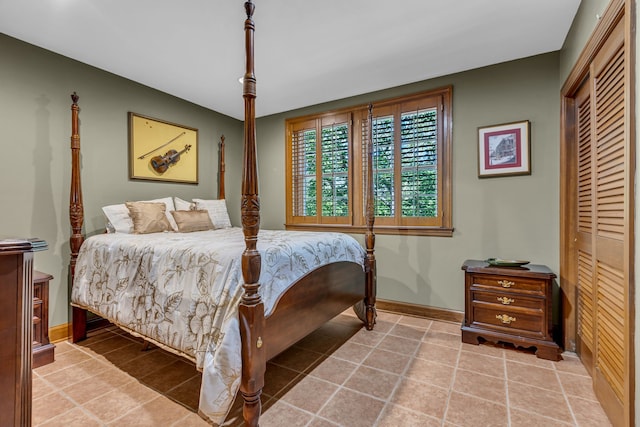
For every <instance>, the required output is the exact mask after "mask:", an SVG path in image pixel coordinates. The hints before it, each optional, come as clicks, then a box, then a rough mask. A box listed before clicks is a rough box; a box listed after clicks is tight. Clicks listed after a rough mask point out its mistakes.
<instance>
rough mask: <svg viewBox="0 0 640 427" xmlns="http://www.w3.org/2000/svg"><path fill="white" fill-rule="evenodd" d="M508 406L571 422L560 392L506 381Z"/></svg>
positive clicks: (567, 407)
mask: <svg viewBox="0 0 640 427" xmlns="http://www.w3.org/2000/svg"><path fill="white" fill-rule="evenodd" d="M507 396H508V398H509V408H511V409H520V410H523V411H526V412H533V413H534V414H537V415H542V416H545V417H549V418H553V419H555V420H558V421H562V422H565V423H573V416H572V415H571V411H570V410H569V406H568V404H567V402H566V400H565V398H564V395H563V394H562V393H556V392H553V391H550V390H548V389H541V388H538V387H533V386H531V385H528V384H523V383H518V382H513V381H508V382H507Z"/></svg>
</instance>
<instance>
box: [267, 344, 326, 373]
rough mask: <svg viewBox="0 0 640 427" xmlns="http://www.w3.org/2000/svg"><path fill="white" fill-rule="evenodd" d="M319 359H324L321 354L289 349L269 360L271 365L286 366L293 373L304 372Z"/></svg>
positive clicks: (300, 348)
mask: <svg viewBox="0 0 640 427" xmlns="http://www.w3.org/2000/svg"><path fill="white" fill-rule="evenodd" d="M321 358H324V357H323V354H322V353H318V352H315V351H311V350H307V349H305V348H302V347H291V348H290V349H288V350H286V351H285V352H284V353H281V354H279V355H278V356H276V357H275V358H274V359H273V360H271V363H275V364H276V365H280V366H286V367H287V368H289V369H293V370H294V371H298V372H305V371H307V370H308V369H309V368H310V367H311V366H313V365H314V364H315V362H316V361H317V360H319V359H321Z"/></svg>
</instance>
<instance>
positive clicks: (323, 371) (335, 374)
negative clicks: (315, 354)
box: [309, 357, 358, 385]
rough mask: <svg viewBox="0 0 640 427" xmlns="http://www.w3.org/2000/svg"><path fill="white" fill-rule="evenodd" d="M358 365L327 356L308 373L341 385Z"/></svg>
mask: <svg viewBox="0 0 640 427" xmlns="http://www.w3.org/2000/svg"><path fill="white" fill-rule="evenodd" d="M357 367H358V365H356V364H355V363H351V362H348V361H346V360H342V359H337V358H335V357H329V358H327V359H326V360H324V361H323V362H322V363H321V364H320V365H318V366H317V367H316V368H315V369H313V370H312V371H311V372H310V373H309V375H311V376H314V377H316V378H320V379H323V380H325V381H329V382H331V383H334V384H338V385H341V384H342V383H344V382H345V381H346V380H347V378H349V376H351V374H352V373H353V372H354V371H355V370H356V368H357Z"/></svg>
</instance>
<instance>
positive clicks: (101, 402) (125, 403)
mask: <svg viewBox="0 0 640 427" xmlns="http://www.w3.org/2000/svg"><path fill="white" fill-rule="evenodd" d="M157 396H158V395H157V393H156V392H154V391H153V390H151V389H149V388H147V387H145V386H143V385H141V384H139V383H138V382H137V381H133V382H130V383H127V384H125V385H123V386H121V387H118V388H117V389H114V390H112V391H110V392H108V393H106V394H104V395H102V396H100V397H98V398H96V399H93V400H91V401H89V402H87V403H85V404H84V405H83V406H84V408H85V409H87V410H88V411H89V412H91V413H92V414H93V415H95V416H96V417H97V418H98V419H100V420H101V421H102V422H104V423H110V422H112V421H114V420H115V419H117V418H119V417H121V416H122V415H124V414H126V413H127V412H129V411H131V410H132V409H134V408H136V407H139V406H141V405H143V404H144V403H146V402H148V401H150V400H152V399H154V398H156V397H157Z"/></svg>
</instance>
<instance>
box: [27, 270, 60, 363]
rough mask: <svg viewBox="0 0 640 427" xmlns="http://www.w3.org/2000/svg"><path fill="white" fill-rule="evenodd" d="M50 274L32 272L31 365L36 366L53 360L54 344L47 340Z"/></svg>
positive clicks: (51, 277)
mask: <svg viewBox="0 0 640 427" xmlns="http://www.w3.org/2000/svg"><path fill="white" fill-rule="evenodd" d="M51 279H53V276H52V275H50V274H46V273H42V272H40V271H34V272H33V365H32V367H33V368H34V369H35V368H38V367H40V366H43V365H46V364H48V363H51V362H53V359H54V349H55V345H53V344H51V343H50V342H49V280H51Z"/></svg>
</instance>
